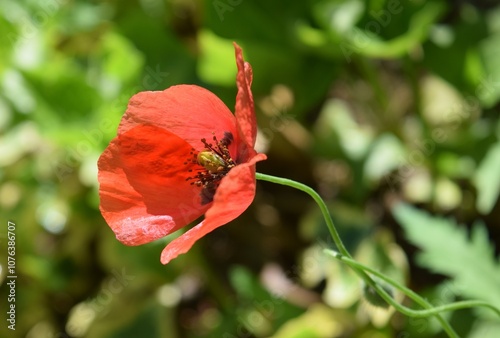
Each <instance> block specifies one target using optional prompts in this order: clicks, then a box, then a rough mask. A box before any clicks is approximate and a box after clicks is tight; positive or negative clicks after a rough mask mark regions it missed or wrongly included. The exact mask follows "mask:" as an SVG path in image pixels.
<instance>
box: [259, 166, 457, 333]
mask: <svg viewBox="0 0 500 338" xmlns="http://www.w3.org/2000/svg"><path fill="white" fill-rule="evenodd" d="M255 177H256V179H258V180H261V181H267V182H271V183H276V184H281V185H286V186H289V187H292V188H295V189H298V190H301V191H303V192H305V193H306V194H308V195H309V196H311V197H312V198H313V199H314V201H315V202H316V203H317V204H318V206H319V208H320V210H321V213H322V214H323V218H324V219H325V222H326V225H327V227H328V230H329V231H330V235H331V236H332V239H333V241H334V242H335V245H336V246H337V248H338V249H339V251H340V253H341V255H342V257H346V258H349V259H350V260H352V256H351V255H350V253H349V251H347V249H346V247H345V245H344V243H343V242H342V240H341V238H340V235H339V233H338V232H337V229H336V228H335V225H334V224H333V221H332V218H331V216H330V211H329V210H328V207H327V206H326V204H325V202H324V201H323V199H322V198H321V197H320V196H319V194H318V193H317V192H316V191H315V190H314V189H312V188H311V187H309V186H307V185H305V184H302V183H299V182H296V181H293V180H289V179H286V178H281V177H276V176H271V175H266V174H261V173H256V174H255ZM352 261H353V262H354V260H352ZM349 266H350V267H351V268H352V269H353V270H354V272H356V273H357V274H358V276H359V277H360V278H361V279H363V280H364V281H365V283H366V284H367V285H369V286H370V287H372V288H373V289H374V290H375V291H377V293H378V294H379V295H380V297H382V299H384V300H385V301H386V302H387V303H388V304H391V305H392V306H394V307H395V308H396V309H397V310H398V311H401V309H402V310H404V311H402V313H405V314H407V315H409V316H413V317H414V316H415V315H413V314H412V312H411V311H415V310H411V309H408V310H410V312H408V311H406V309H407V308H405V307H403V306H401V305H400V304H399V303H397V302H396V301H395V300H394V299H393V298H392V297H391V295H389V294H388V293H387V291H385V290H384V289H383V288H382V287H381V286H380V285H379V284H378V283H376V282H375V281H374V280H373V279H372V278H371V277H370V276H369V275H368V274H367V273H366V272H365V270H366V271H368V270H367V269H365V267H364V266H363V265H358V266H356V265H354V264H353V265H349ZM394 282H395V281H394ZM395 283H396V284H398V283H397V282H395ZM397 288H398V289H399V290H401V291H403V290H404V289H402V288H403V287H402V286H401V285H399V284H398V287H397ZM405 289H406V288H405ZM408 290H409V289H408ZM410 291H411V290H410ZM403 292H404V291H403ZM404 293H406V292H404ZM407 295H408V297H410V298H411V296H410V295H409V294H407ZM412 296H413V297H415V298H416V299H419V301H418V303H419V304H420V305H422V306H423V307H425V308H427V309H432V305H431V304H429V303H428V302H426V301H425V300H424V299H423V298H422V297H420V296H419V295H417V294H416V293H413V291H412ZM412 299H413V298H412ZM441 311H443V310H441ZM430 315H435V316H436V318H437V319H438V321H439V322H440V323H441V325H442V327H443V329H444V330H445V331H446V333H447V334H448V336H449V337H452V338H458V335H457V334H456V332H455V331H454V330H453V328H452V327H451V326H450V324H449V323H448V322H447V321H446V320H445V319H444V318H443V317H442V316H441V315H440V314H439V313H434V314H427V316H430Z"/></svg>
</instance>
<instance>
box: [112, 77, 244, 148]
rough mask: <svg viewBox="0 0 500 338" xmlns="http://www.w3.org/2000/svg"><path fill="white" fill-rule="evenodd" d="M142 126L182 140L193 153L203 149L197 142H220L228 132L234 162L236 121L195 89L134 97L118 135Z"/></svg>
mask: <svg viewBox="0 0 500 338" xmlns="http://www.w3.org/2000/svg"><path fill="white" fill-rule="evenodd" d="M143 124H150V125H155V126H157V127H160V128H163V129H165V130H168V131H170V132H171V133H173V134H175V135H177V136H178V137H180V138H181V139H183V140H185V141H186V142H187V143H189V144H190V145H191V146H192V147H193V148H195V149H196V150H202V149H203V143H202V142H200V139H202V138H206V139H207V140H210V139H212V137H213V135H212V133H215V136H216V137H217V138H218V139H219V140H220V139H222V138H223V137H224V133H225V132H230V133H231V134H232V136H233V138H234V142H233V143H232V144H231V145H230V146H229V151H230V153H231V155H233V156H235V158H236V145H237V144H238V143H239V135H238V131H237V127H236V119H235V117H234V115H233V114H232V113H231V111H230V110H229V108H227V106H226V105H225V104H224V103H223V102H222V101H221V100H220V99H219V98H218V97H217V96H216V95H215V94H213V93H212V92H210V91H208V90H206V89H205V88H202V87H198V86H195V85H178V86H172V87H169V88H167V89H165V90H164V91H145V92H140V93H138V94H136V95H134V96H133V97H132V98H131V99H130V101H129V104H128V107H127V111H126V113H125V115H124V116H123V118H122V121H121V122H120V126H119V128H118V134H121V133H124V132H126V131H128V130H129V129H131V128H133V127H135V126H137V125H143Z"/></svg>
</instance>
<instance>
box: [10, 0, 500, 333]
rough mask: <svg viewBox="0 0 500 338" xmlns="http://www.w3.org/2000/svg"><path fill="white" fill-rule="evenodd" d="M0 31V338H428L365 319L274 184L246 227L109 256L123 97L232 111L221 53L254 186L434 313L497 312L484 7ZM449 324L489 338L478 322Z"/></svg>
mask: <svg viewBox="0 0 500 338" xmlns="http://www.w3.org/2000/svg"><path fill="white" fill-rule="evenodd" d="M0 32H1V34H0V41H1V45H0V87H1V89H0V209H1V224H0V226H1V228H0V229H1V230H0V237H1V238H0V240H1V245H0V268H1V269H0V271H1V273H0V281H1V283H2V287H1V292H0V299H1V300H0V304H1V313H2V314H1V315H0V317H1V321H0V336H1V337H27V338H61V337H91V338H101V337H102V338H129V337H130V338H132V337H134V338H135V337H151V338H153V337H167V338H175V337H223V338H233V337H274V338H278V337H286V338H290V337H301V338H302V337H304V338H309V337H367V338H371V337H381V338H382V337H444V334H443V333H442V332H441V330H440V328H439V325H437V323H436V322H435V321H434V320H433V319H409V318H407V317H405V316H402V315H399V314H397V313H394V311H393V310H383V309H380V308H376V307H374V306H373V305H371V304H370V303H369V302H367V300H366V299H365V297H364V296H363V292H362V286H361V283H360V281H359V280H358V279H357V278H356V276H354V275H353V274H352V272H351V271H350V270H349V269H348V268H347V267H346V266H343V265H342V264H339V263H338V262H336V261H335V260H334V259H333V258H332V257H329V256H325V255H324V254H323V252H322V250H323V249H324V248H334V247H333V244H332V242H331V240H330V239H329V235H328V232H327V230H326V227H325V224H324V221H323V220H322V218H321V216H320V214H319V211H318V208H317V206H316V205H315V204H314V202H313V201H312V200H311V199H310V198H309V197H308V196H307V195H304V194H303V193H301V192H299V191H296V190H293V189H291V188H288V187H283V186H277V185H273V184H269V183H267V182H259V184H258V191H257V195H256V198H255V201H254V203H253V204H252V205H251V207H250V208H249V209H248V210H247V211H246V212H245V213H244V215H242V217H240V218H239V219H237V220H235V221H233V222H231V224H228V225H226V226H224V227H222V228H220V229H218V230H216V231H215V232H213V233H211V234H210V235H208V236H206V237H205V238H204V239H203V240H201V241H200V242H198V243H197V244H196V246H195V247H194V248H193V249H192V250H191V251H190V252H189V253H187V254H185V255H183V256H181V257H179V258H177V259H175V260H174V261H172V262H171V263H170V264H168V265H167V266H163V265H161V264H160V262H159V255H160V252H161V250H162V248H163V247H164V245H165V243H166V242H167V241H169V240H171V239H172V238H174V237H175V236H176V235H178V234H175V235H174V236H170V237H169V238H166V239H163V240H159V241H157V242H155V243H151V244H148V245H143V246H140V247H126V246H123V245H122V244H120V243H119V242H118V241H117V240H116V239H115V237H114V235H113V233H112V231H111V230H110V229H109V228H108V226H107V225H106V223H105V222H104V220H103V219H102V217H101V215H100V213H99V210H98V206H99V200H98V193H97V192H98V184H97V179H96V174H97V168H96V161H97V159H98V157H99V155H100V153H101V152H102V151H103V150H104V148H105V147H106V145H107V144H108V142H109V141H110V140H111V139H112V138H113V137H114V136H115V134H116V127H117V125H118V123H119V120H120V118H121V116H122V114H123V113H124V111H125V108H126V104H127V101H128V99H129V98H130V97H131V96H132V95H133V94H135V93H137V92H139V91H143V90H162V89H164V88H167V87H169V86H171V85H175V84H181V83H190V84H198V85H201V86H203V87H206V88H208V89H210V90H211V91H213V92H214V93H216V94H217V95H218V96H219V97H221V98H222V99H223V100H224V102H226V103H227V105H228V106H229V107H230V108H231V109H233V107H234V102H235V94H236V86H235V74H236V67H235V61H234V50H233V47H232V41H236V42H237V43H238V44H240V45H241V46H242V47H243V49H244V54H245V58H246V59H247V60H248V61H249V62H250V63H251V64H252V65H253V68H254V84H253V91H254V96H255V100H256V113H257V117H258V123H259V139H258V145H257V146H258V149H259V150H260V151H264V152H266V153H267V154H268V157H269V159H268V160H267V161H265V162H262V163H259V164H258V171H260V172H263V173H267V174H272V175H276V176H281V177H287V178H291V179H295V180H297V181H300V182H303V183H306V184H308V185H310V186H311V187H313V188H315V189H316V190H317V191H318V192H319V193H320V194H321V195H322V196H323V197H324V199H325V201H326V202H327V204H328V206H329V208H330V211H331V213H332V217H333V219H334V221H335V223H336V225H337V226H338V228H339V231H340V233H341V236H342V238H343V239H344V241H345V242H346V245H347V246H348V248H349V250H350V251H351V252H352V253H353V255H354V256H355V257H356V258H357V259H358V260H359V261H361V262H363V263H365V264H368V265H370V266H372V267H374V268H376V269H379V270H381V271H383V272H385V273H386V274H388V275H390V276H392V277H393V278H395V279H397V280H399V281H401V282H403V283H405V284H406V285H408V286H409V287H411V288H412V289H414V290H416V291H417V292H419V293H421V294H422V295H425V297H427V299H428V300H429V301H430V302H431V303H432V304H435V305H440V304H444V303H447V302H451V301H454V300H461V299H481V300H488V301H490V302H492V303H493V304H495V305H496V306H499V307H500V287H499V286H500V264H499V262H498V259H497V258H495V257H497V256H498V248H499V247H500V204H499V202H498V195H499V190H500V119H499V113H498V112H499V107H500V106H499V100H500V57H499V55H500V6H499V5H498V4H497V1H495V0H478V1H472V0H470V1H467V0H463V1H458V0H456V1H455V0H448V1H445V0H433V1H424V0H412V1H409V0H366V1H364V0H321V1H319V0H318V1H313V0H309V1H285V0H276V1H267V0H207V1H202V0H140V1H112V0H109V1H97V0H96V1H82V0H48V1H42V0H30V1H29V0H21V1H19V0H2V1H1V2H0ZM193 99H196V98H193ZM165 198H170V197H168V196H166V197H165ZM8 221H11V222H14V223H15V225H16V232H15V233H16V274H17V276H18V278H17V282H16V283H17V284H16V330H15V331H12V330H9V329H8V328H7V325H8V322H7V321H6V319H7V314H6V311H7V309H8V305H9V303H8V301H7V297H8V292H9V288H8V287H7V286H6V282H7V279H6V278H7V277H6V276H8V271H7V227H8ZM396 296H397V297H398V299H399V300H400V301H403V302H405V304H406V305H408V306H413V304H412V303H411V302H409V301H408V300H402V299H401V297H400V296H399V295H396ZM447 318H449V320H450V321H451V323H452V325H453V326H454V327H455V329H456V330H457V332H458V333H459V334H460V335H461V336H463V337H481V338H484V337H499V336H500V319H499V318H498V317H496V318H495V317H494V316H493V315H492V314H491V312H488V311H476V310H461V311H456V312H454V313H452V314H448V317H447Z"/></svg>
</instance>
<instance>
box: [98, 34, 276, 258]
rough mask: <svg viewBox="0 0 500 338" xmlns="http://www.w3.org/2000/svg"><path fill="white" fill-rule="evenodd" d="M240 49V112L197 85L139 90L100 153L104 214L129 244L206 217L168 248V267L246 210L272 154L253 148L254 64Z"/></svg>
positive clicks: (141, 242)
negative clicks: (258, 169) (259, 168)
mask: <svg viewBox="0 0 500 338" xmlns="http://www.w3.org/2000/svg"><path fill="white" fill-rule="evenodd" d="M234 47H235V51H236V64H237V67H238V74H237V78H236V82H237V86H238V94H237V96H236V109H235V110H236V111H235V115H233V114H232V113H231V111H230V110H229V109H228V108H227V107H226V106H225V105H224V103H223V102H222V101H221V100H220V99H219V98H218V97H217V96H215V95H214V94H213V93H211V92H210V91H208V90H206V89H204V88H201V87H198V86H195V85H178V86H173V87H170V88H168V89H166V90H164V91H147V92H140V93H138V94H136V95H134V96H133V97H132V98H131V99H130V102H129V104H128V107H127V111H126V113H125V115H124V116H123V118H122V120H121V123H120V125H119V127H118V135H117V137H116V138H114V139H113V140H112V141H111V143H110V144H109V146H108V147H107V148H106V150H105V151H104V153H103V154H102V155H101V157H100V158H99V162H98V167H99V174H98V179H99V183H100V187H99V195H100V199H101V202H100V209H101V213H102V215H103V217H104V219H105V220H106V222H107V223H108V224H109V226H110V227H111V229H112V230H113V231H114V232H115V234H116V238H117V239H118V240H119V241H121V242H122V243H124V244H126V245H140V244H144V243H148V242H151V241H154V240H156V239H158V238H161V237H164V236H166V235H168V234H170V233H172V232H174V231H176V230H178V229H180V228H182V227H184V226H186V225H188V224H189V223H191V222H192V221H194V220H196V219H197V218H198V217H200V216H201V215H203V214H205V218H204V220H203V221H202V222H200V223H199V224H198V225H196V226H194V227H193V228H191V229H190V230H188V231H187V232H185V233H184V234H183V235H181V236H180V237H178V238H176V239H175V240H173V241H172V242H170V243H169V244H168V245H167V246H166V247H165V249H164V250H163V252H162V254H161V262H162V263H163V264H167V263H168V262H169V261H170V260H172V259H173V258H175V257H177V256H178V255H180V254H182V253H185V252H187V251H188V250H189V249H190V248H191V246H192V245H193V244H194V243H195V242H196V241H197V240H198V239H200V238H201V237H203V236H205V235H206V234H208V233H209V232H211V231H212V230H214V229H216V228H218V227H220V226H222V225H224V224H226V223H228V222H230V221H232V220H233V219H235V218H236V217H238V216H239V215H241V214H242V213H243V211H245V210H246V209H247V208H248V206H249V205H250V204H251V203H252V201H253V198H254V196H255V163H256V162H257V161H262V160H264V159H266V156H265V155H264V154H258V153H257V152H256V151H255V150H254V145H255V137H256V132H257V127H256V121H255V114H254V104H253V97H252V92H251V90H250V85H251V82H252V68H251V66H250V64H249V63H247V62H245V61H244V60H243V55H242V51H241V48H240V47H239V46H238V45H237V44H236V43H235V44H234Z"/></svg>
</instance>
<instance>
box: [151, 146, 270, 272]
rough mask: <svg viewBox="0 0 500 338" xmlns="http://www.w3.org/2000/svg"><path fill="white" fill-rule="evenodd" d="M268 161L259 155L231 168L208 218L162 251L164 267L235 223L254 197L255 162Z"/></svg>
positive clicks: (207, 214) (219, 188) (221, 184)
mask: <svg viewBox="0 0 500 338" xmlns="http://www.w3.org/2000/svg"><path fill="white" fill-rule="evenodd" d="M265 159H266V155H264V154H257V155H256V156H255V157H253V158H252V159H251V160H250V161H249V162H247V163H244V164H241V165H238V166H236V167H234V168H233V169H231V171H230V172H229V173H228V174H227V176H226V177H224V178H223V179H222V181H221V183H220V185H219V187H218V188H217V192H216V194H215V196H214V201H213V205H212V207H211V208H210V209H209V210H208V211H207V213H206V215H205V219H204V220H203V221H202V222H201V223H199V224H198V225H196V226H195V227H193V228H191V229H190V230H188V231H187V232H186V233H184V234H182V235H181V236H179V237H178V238H176V239H174V240H173V241H172V242H170V243H169V244H168V245H167V246H166V247H165V249H163V251H162V253H161V258H160V260H161V262H162V264H167V263H168V262H170V261H171V260H172V259H174V258H176V257H177V256H178V255H180V254H183V253H186V252H187V251H189V249H190V248H191V247H192V246H193V244H194V243H195V242H196V241H197V240H199V239H200V238H202V237H203V236H205V235H206V234H208V233H209V232H211V231H213V230H215V229H217V228H218V227H220V226H222V225H224V224H226V223H228V222H230V221H232V220H234V219H235V218H237V217H238V216H240V215H241V214H242V213H243V212H244V211H245V210H246V209H247V208H248V206H249V205H250V204H251V203H252V201H253V199H254V196H255V163H256V162H258V161H262V160H265Z"/></svg>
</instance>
